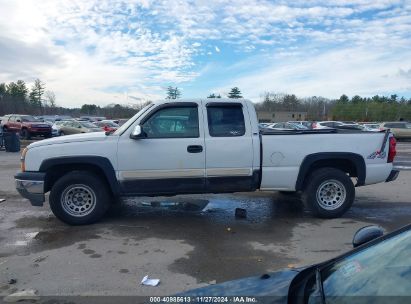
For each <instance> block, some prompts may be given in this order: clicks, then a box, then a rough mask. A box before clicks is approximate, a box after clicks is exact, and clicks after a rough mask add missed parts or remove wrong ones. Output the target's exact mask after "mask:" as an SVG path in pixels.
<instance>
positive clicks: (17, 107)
mask: <svg viewBox="0 0 411 304" xmlns="http://www.w3.org/2000/svg"><path fill="white" fill-rule="evenodd" d="M181 96H182V92H181V90H180V89H179V88H177V87H172V86H169V87H168V88H167V89H166V98H167V99H178V98H181ZM227 97H228V98H233V99H236V98H243V94H242V92H241V90H240V89H239V88H238V87H233V88H232V89H231V90H230V91H229V92H228V93H227ZM207 98H222V96H221V94H216V93H211V94H209V95H208V96H207ZM260 99H261V100H260V101H259V102H258V103H256V104H255V107H256V110H257V111H268V112H275V111H294V112H296V111H299V112H306V113H307V115H306V119H308V120H327V119H333V120H354V121H384V120H385V121H388V120H411V98H409V99H406V98H405V97H399V96H397V95H390V96H380V95H375V96H373V97H361V96H359V95H355V96H353V97H351V98H350V97H348V96H347V95H345V94H343V95H341V97H340V98H338V99H329V98H325V97H321V96H311V97H304V98H300V97H297V96H296V95H294V94H283V93H276V92H265V93H263V94H262V95H261V98H260ZM148 103H150V101H148V102H146V103H144V104H139V105H121V104H110V105H108V106H105V107H100V106H98V105H95V104H84V105H83V106H81V107H80V108H65V107H61V106H58V105H57V103H56V96H55V94H54V93H53V91H50V90H46V85H45V83H44V82H42V81H41V80H40V79H36V80H35V81H34V83H33V85H32V86H31V88H28V87H27V85H26V83H25V82H24V81H22V80H17V81H16V82H10V83H8V84H6V83H0V115H5V114H10V113H18V114H32V115H71V116H73V117H77V116H81V115H90V116H105V117H107V118H129V117H131V116H133V115H134V114H135V113H136V111H138V110H139V109H140V108H141V107H143V106H145V105H146V104H148Z"/></svg>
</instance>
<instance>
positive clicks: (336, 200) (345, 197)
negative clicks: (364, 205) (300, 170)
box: [304, 168, 355, 218]
mask: <svg viewBox="0 0 411 304" xmlns="http://www.w3.org/2000/svg"><path fill="white" fill-rule="evenodd" d="M354 197H355V188H354V184H353V183H352V181H351V178H350V177H349V176H348V175H347V174H346V173H345V172H343V171H341V170H338V169H335V168H322V169H318V170H315V171H314V172H313V173H311V174H310V176H309V177H308V183H307V185H306V187H305V189H304V202H305V204H306V205H307V207H308V208H309V209H311V211H312V212H313V213H314V215H315V216H318V217H321V218H336V217H340V216H342V215H343V214H344V213H345V212H346V211H347V210H348V209H349V208H350V207H351V205H352V204H353V202H354Z"/></svg>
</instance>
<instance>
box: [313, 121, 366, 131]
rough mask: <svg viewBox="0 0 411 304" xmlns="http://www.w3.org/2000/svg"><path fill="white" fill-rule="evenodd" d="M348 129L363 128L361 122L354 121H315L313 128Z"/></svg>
mask: <svg viewBox="0 0 411 304" xmlns="http://www.w3.org/2000/svg"><path fill="white" fill-rule="evenodd" d="M328 128H333V129H348V130H361V127H360V125H359V124H357V123H355V122H352V121H346V122H342V121H333V120H329V121H317V122H314V123H313V129H328Z"/></svg>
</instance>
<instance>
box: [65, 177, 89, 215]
mask: <svg viewBox="0 0 411 304" xmlns="http://www.w3.org/2000/svg"><path fill="white" fill-rule="evenodd" d="M61 205H62V207H63V209H64V211H65V212H66V213H68V214H69V215H71V216H74V217H83V216H86V215H88V214H90V213H91V212H92V211H93V210H94V208H95V207H96V195H95V193H94V191H93V190H92V189H91V188H90V187H89V186H87V185H83V184H75V185H70V186H68V187H67V188H66V189H64V191H63V194H62V195H61Z"/></svg>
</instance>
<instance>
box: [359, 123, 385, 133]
mask: <svg viewBox="0 0 411 304" xmlns="http://www.w3.org/2000/svg"><path fill="white" fill-rule="evenodd" d="M375 126H378V127H375ZM360 128H361V130H362V131H368V132H380V131H381V129H380V125H379V124H377V125H375V124H363V125H360Z"/></svg>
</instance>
